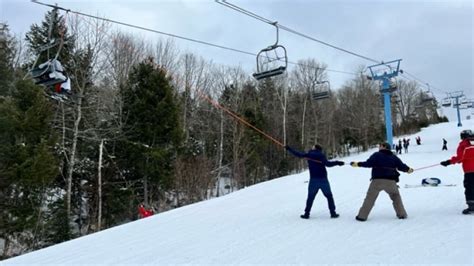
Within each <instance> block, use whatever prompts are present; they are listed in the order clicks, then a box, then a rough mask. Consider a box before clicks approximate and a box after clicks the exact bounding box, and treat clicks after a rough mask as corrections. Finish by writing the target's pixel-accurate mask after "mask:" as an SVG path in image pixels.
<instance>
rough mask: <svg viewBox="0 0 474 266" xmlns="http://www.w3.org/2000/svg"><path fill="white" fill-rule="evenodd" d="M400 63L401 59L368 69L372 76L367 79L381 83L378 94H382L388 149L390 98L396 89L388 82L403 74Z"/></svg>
mask: <svg viewBox="0 0 474 266" xmlns="http://www.w3.org/2000/svg"><path fill="white" fill-rule="evenodd" d="M400 61H402V59H398V60H393V61H390V62H385V63H384V62H382V63H381V64H376V65H372V66H369V67H368V68H369V70H370V74H371V75H372V77H369V79H373V80H381V81H382V84H381V85H380V92H381V93H382V94H383V102H384V110H385V132H386V136H387V142H388V143H389V144H390V147H392V146H393V129H392V107H391V104H390V97H391V94H392V92H394V91H395V90H396V89H397V88H396V87H395V86H391V82H390V80H391V79H392V78H395V77H396V76H398V73H399V72H400V73H403V70H401V69H400Z"/></svg>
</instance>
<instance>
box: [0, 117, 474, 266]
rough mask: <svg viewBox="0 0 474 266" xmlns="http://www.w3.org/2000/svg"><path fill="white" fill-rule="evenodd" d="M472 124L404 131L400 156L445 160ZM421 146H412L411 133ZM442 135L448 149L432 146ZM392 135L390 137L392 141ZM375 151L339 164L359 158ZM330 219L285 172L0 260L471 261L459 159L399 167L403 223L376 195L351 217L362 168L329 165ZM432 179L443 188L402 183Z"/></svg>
mask: <svg viewBox="0 0 474 266" xmlns="http://www.w3.org/2000/svg"><path fill="white" fill-rule="evenodd" d="M467 128H469V129H474V121H473V120H466V121H463V127H457V122H456V120H454V122H449V123H442V124H437V125H433V126H430V127H428V128H424V129H422V130H421V132H419V133H417V134H414V135H410V136H406V137H409V138H410V139H411V141H410V144H411V146H410V147H409V153H407V154H402V155H399V157H400V158H401V159H402V160H403V161H404V162H405V163H407V164H408V165H409V166H410V167H412V168H414V169H418V168H422V167H425V166H430V165H434V164H437V163H439V162H440V161H442V160H446V159H449V158H450V157H451V156H452V155H453V154H454V153H455V149H456V147H457V144H458V142H459V132H460V131H461V129H467ZM416 136H420V137H421V140H422V145H420V146H417V145H416V142H415V137H416ZM442 138H445V139H447V141H448V148H449V150H448V151H441V146H442ZM395 140H396V141H397V140H398V137H397V138H395ZM374 151H375V149H372V150H370V151H368V152H364V153H361V154H357V155H353V156H350V157H346V158H342V160H343V161H345V162H346V163H349V162H350V161H363V160H366V159H367V158H368V157H369V156H370V154H372V153H373V152H374ZM328 173H329V178H330V183H331V187H332V191H333V194H334V197H335V201H336V206H337V211H338V212H339V213H340V215H341V216H340V217H339V218H338V219H330V217H329V212H328V210H327V202H326V199H325V198H324V196H323V195H322V193H321V192H320V193H319V194H318V195H317V197H316V200H315V203H314V206H313V211H312V213H311V218H310V219H309V220H303V219H301V218H300V217H299V215H300V214H302V211H303V209H304V204H305V199H306V193H307V185H308V184H307V183H306V182H307V181H308V177H309V174H308V172H307V171H304V172H302V173H299V174H294V175H289V176H284V177H281V178H277V179H274V180H271V181H268V182H264V183H260V184H257V185H254V186H251V187H248V188H245V189H242V190H239V191H236V192H234V193H231V194H228V195H226V196H223V197H219V198H215V199H212V200H207V201H204V202H200V203H196V204H192V205H189V206H185V207H182V208H178V209H174V210H171V211H167V212H164V213H159V214H157V215H154V216H152V217H149V218H145V219H141V220H138V221H135V222H131V223H128V224H125V225H121V226H117V227H114V228H111V229H108V230H104V231H101V232H99V233H95V234H91V235H88V236H84V237H81V238H78V239H75V240H71V241H68V242H65V243H62V244H58V245H55V246H52V247H49V248H45V249H42V250H38V251H35V252H31V253H29V254H25V255H22V256H18V257H15V258H12V259H9V260H5V261H3V262H0V265H31V264H36V265H95V264H102V265H127V264H132V265H137V264H149V265H175V264H187V265H190V264H192V265H210V264H213V265H226V264H234V265H246V264H266V265H288V264H297V265H313V264H348V263H350V264H360V265H368V264H446V265H454V264H465V265H473V263H474V260H473V258H474V249H473V246H474V244H473V243H474V242H473V239H474V234H473V232H474V215H462V214H461V211H462V209H464V208H465V206H466V205H465V198H464V188H463V172H462V169H461V166H460V165H454V166H449V167H443V166H440V165H437V166H434V167H430V168H426V169H420V170H416V171H415V172H414V173H413V174H405V173H402V174H401V176H400V183H399V185H400V191H401V194H402V199H403V202H404V204H405V208H406V209H407V212H408V216H409V217H408V219H406V220H399V219H397V218H396V217H395V212H394V210H393V208H392V204H391V201H390V199H389V197H388V195H387V194H385V193H383V192H382V193H381V194H380V195H379V198H378V199H377V202H376V204H375V207H374V208H373V210H372V212H371V213H370V216H369V219H368V220H367V221H366V222H363V223H361V222H358V221H356V220H355V219H354V217H355V216H356V214H357V212H358V210H359V208H360V206H361V204H362V201H363V199H364V197H365V194H366V191H367V188H368V186H369V178H370V169H367V168H352V167H350V166H349V165H345V166H342V167H337V166H336V167H333V168H328ZM426 177H438V178H440V179H441V180H442V182H443V183H444V184H456V186H451V187H421V188H404V185H405V184H420V182H421V180H422V179H423V178H426Z"/></svg>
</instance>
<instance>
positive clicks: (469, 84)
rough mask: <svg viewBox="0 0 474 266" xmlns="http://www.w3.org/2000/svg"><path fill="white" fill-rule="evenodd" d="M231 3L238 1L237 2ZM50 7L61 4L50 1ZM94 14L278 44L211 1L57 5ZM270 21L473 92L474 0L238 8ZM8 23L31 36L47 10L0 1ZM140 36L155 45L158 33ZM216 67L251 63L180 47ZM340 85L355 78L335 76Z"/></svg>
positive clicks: (301, 48)
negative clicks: (34, 26) (398, 61)
mask: <svg viewBox="0 0 474 266" xmlns="http://www.w3.org/2000/svg"><path fill="white" fill-rule="evenodd" d="M229 1H230V0H229ZM44 2H47V3H53V2H52V1H49V0H44ZM56 2H57V3H58V5H60V6H64V7H66V8H69V9H72V10H76V11H81V12H84V13H88V14H94V15H100V16H104V17H107V18H110V19H114V20H119V21H123V22H127V23H132V24H136V25H140V26H144V27H148V28H152V29H156V30H160V31H165V32H169V33H174V34H178V35H182V36H186V37H190V38H195V39H199V40H203V41H207V42H212V43H216V44H220V45H224V46H229V47H233V48H237V49H241V50H245V51H249V52H254V53H257V52H258V51H259V50H260V49H262V48H264V47H266V46H267V45H269V44H272V43H273V42H274V39H275V31H274V29H273V28H272V26H270V25H267V24H264V23H262V22H259V21H257V20H255V19H252V18H250V17H248V16H245V15H242V14H240V13H237V12H235V11H233V10H231V9H228V8H225V7H223V6H222V5H219V4H216V3H214V1H210V0H206V1H204V0H202V1H191V0H189V1H171V0H168V1H143V0H142V1H124V0H122V1H84V0H82V1H80V0H76V1H55V2H54V3H56ZM230 2H231V3H234V4H236V5H239V6H241V7H242V8H245V9H247V10H250V11H252V12H255V13H257V14H259V15H261V16H263V17H266V18H269V19H272V20H276V21H278V22H279V23H280V24H282V25H285V26H287V27H290V28H292V29H294V30H297V31H299V32H302V33H305V34H307V35H310V36H312V37H314V38H317V39H320V40H323V41H325V42H328V43H330V44H333V45H336V46H339V47H342V48H345V49H348V50H350V51H353V52H356V53H360V54H361V55H364V56H368V57H370V58H374V59H377V60H385V61H387V60H392V59H398V58H402V59H403V61H402V65H401V67H402V69H404V70H406V71H409V72H410V73H411V74H414V75H415V76H417V77H418V78H420V79H422V80H423V81H426V82H428V83H430V84H431V85H432V88H433V91H434V92H435V93H436V94H437V95H438V96H439V97H442V96H444V95H443V94H444V92H446V91H454V90H464V92H465V93H466V94H467V95H468V96H469V97H471V98H474V92H473V90H474V89H473V85H474V82H473V66H472V65H473V59H474V55H473V10H474V9H473V3H472V2H471V1H426V0H425V1H402V0H399V1H349V0H346V1H309V0H308V1H290V0H285V1H250V0H248V1H230ZM0 7H1V11H0V15H1V18H0V20H2V21H7V22H8V23H9V25H10V28H11V29H12V31H13V32H14V33H25V32H26V31H28V29H29V26H30V25H31V24H32V23H39V22H41V20H42V18H43V16H44V13H45V12H46V11H47V10H48V9H47V8H45V7H42V6H39V5H36V4H33V3H30V2H29V1H13V0H0ZM126 30H127V31H129V32H136V33H137V34H138V35H139V36H147V38H152V39H156V38H160V36H158V35H156V34H149V33H144V32H139V31H138V30H132V29H126ZM176 43H177V45H178V46H179V47H180V48H181V49H183V50H188V51H192V52H196V53H198V54H200V55H202V56H203V57H205V58H207V59H210V60H213V61H214V62H216V63H222V64H226V65H242V66H244V67H245V68H246V69H247V70H248V71H249V72H250V71H252V70H253V67H254V62H255V59H254V58H252V57H251V56H247V55H243V54H236V53H233V52H229V51H224V50H218V49H216V48H212V47H205V46H203V45H200V44H194V43H189V42H185V41H180V40H177V41H176ZM280 43H281V44H283V45H285V47H286V48H287V49H288V56H289V60H291V61H298V60H300V59H305V58H315V59H317V60H319V61H321V62H324V63H326V64H327V65H328V67H329V68H330V69H337V70H342V71H349V72H354V71H356V70H357V67H358V66H360V65H369V64H372V62H369V61H367V60H363V59H361V58H357V57H354V56H352V55H349V54H346V53H343V52H340V51H337V50H335V49H333V48H329V47H326V46H323V45H321V44H318V43H315V42H312V41H310V40H307V39H303V38H301V37H299V36H295V35H293V34H290V33H287V32H281V36H280ZM330 78H331V83H332V84H333V85H334V86H340V85H342V84H343V83H344V82H345V81H346V80H347V79H349V78H351V76H349V75H343V74H337V73H330Z"/></svg>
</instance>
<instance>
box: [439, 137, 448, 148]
mask: <svg viewBox="0 0 474 266" xmlns="http://www.w3.org/2000/svg"><path fill="white" fill-rule="evenodd" d="M447 145H448V141H447V140H445V139H443V147H442V148H441V150H442V151H447V150H448V146H447Z"/></svg>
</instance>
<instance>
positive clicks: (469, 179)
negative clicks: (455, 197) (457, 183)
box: [464, 173, 474, 207]
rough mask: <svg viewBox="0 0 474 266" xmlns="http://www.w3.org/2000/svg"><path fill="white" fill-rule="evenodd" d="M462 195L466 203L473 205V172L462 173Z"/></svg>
mask: <svg viewBox="0 0 474 266" xmlns="http://www.w3.org/2000/svg"><path fill="white" fill-rule="evenodd" d="M464 195H466V203H467V205H469V207H471V206H473V207H474V173H465V174H464Z"/></svg>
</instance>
